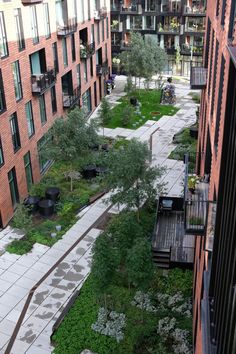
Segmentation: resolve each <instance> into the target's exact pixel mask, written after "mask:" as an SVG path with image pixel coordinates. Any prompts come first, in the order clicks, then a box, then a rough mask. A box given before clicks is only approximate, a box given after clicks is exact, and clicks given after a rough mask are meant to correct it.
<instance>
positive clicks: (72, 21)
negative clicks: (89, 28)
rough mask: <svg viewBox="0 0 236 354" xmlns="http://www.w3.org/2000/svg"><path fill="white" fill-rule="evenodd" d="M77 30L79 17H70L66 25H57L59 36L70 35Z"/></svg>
mask: <svg viewBox="0 0 236 354" xmlns="http://www.w3.org/2000/svg"><path fill="white" fill-rule="evenodd" d="M76 30H77V18H76V17H73V18H69V19H68V20H67V21H65V23H64V25H57V35H58V36H59V37H66V36H69V35H70V34H71V33H74V32H76Z"/></svg>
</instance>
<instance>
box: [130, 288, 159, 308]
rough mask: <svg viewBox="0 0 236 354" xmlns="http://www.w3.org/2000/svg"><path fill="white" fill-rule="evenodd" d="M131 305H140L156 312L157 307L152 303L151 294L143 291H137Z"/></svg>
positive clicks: (139, 306)
mask: <svg viewBox="0 0 236 354" xmlns="http://www.w3.org/2000/svg"><path fill="white" fill-rule="evenodd" d="M131 305H133V306H136V307H138V308H139V309H141V310H145V311H147V312H153V313H156V312H157V309H156V308H155V306H153V305H152V303H151V299H150V295H149V294H145V293H143V292H142V291H137V292H136V294H135V296H134V300H133V301H131Z"/></svg>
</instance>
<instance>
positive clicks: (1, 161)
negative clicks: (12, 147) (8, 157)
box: [0, 137, 5, 168]
mask: <svg viewBox="0 0 236 354" xmlns="http://www.w3.org/2000/svg"><path fill="white" fill-rule="evenodd" d="M4 163H5V161H4V153H3V148H2V139H1V137H0V168H1V167H2V166H3V165H4Z"/></svg>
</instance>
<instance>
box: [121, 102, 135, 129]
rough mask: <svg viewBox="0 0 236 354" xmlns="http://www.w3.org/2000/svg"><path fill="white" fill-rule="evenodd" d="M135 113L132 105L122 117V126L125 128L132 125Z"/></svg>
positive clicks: (125, 110)
mask: <svg viewBox="0 0 236 354" xmlns="http://www.w3.org/2000/svg"><path fill="white" fill-rule="evenodd" d="M133 113H134V110H133V108H132V107H131V106H130V105H128V106H127V107H125V108H124V110H123V112H122V116H121V124H122V126H123V127H127V126H128V125H129V124H130V123H131V120H132V116H133Z"/></svg>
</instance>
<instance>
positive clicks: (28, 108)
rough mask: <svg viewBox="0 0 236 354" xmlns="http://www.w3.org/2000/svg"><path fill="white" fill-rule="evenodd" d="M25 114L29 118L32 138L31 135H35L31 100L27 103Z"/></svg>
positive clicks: (29, 131) (29, 129) (28, 125)
mask: <svg viewBox="0 0 236 354" xmlns="http://www.w3.org/2000/svg"><path fill="white" fill-rule="evenodd" d="M25 115H26V120H27V128H28V137H29V138H31V136H33V135H34V118H33V111H32V103H31V101H29V102H27V103H26V105H25Z"/></svg>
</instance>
